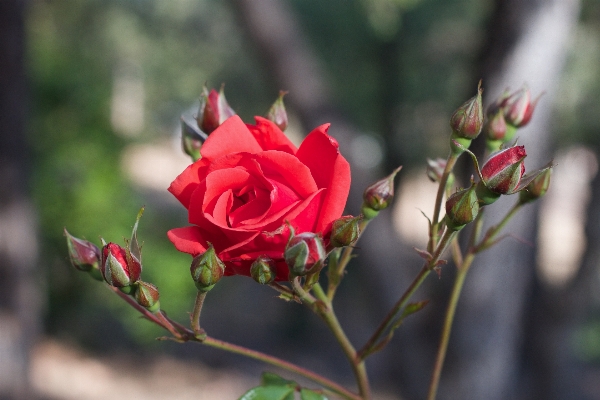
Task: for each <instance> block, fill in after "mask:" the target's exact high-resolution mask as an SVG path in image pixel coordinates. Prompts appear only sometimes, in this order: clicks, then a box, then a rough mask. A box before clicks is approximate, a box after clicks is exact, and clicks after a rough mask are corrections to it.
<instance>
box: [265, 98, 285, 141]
mask: <svg viewBox="0 0 600 400" xmlns="http://www.w3.org/2000/svg"><path fill="white" fill-rule="evenodd" d="M286 93H287V92H285V91H283V90H282V91H280V92H279V97H278V98H277V100H275V103H273V105H272V106H271V108H270V109H269V111H268V112H267V119H268V120H269V121H271V122H274V123H275V125H277V126H278V127H279V129H281V130H282V131H285V128H287V126H288V116H287V112H286V111H285V105H284V104H283V96H285V95H286Z"/></svg>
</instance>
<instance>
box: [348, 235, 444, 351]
mask: <svg viewBox="0 0 600 400" xmlns="http://www.w3.org/2000/svg"><path fill="white" fill-rule="evenodd" d="M455 235H456V232H453V231H450V230H446V233H445V234H444V236H443V237H442V239H441V240H440V243H439V245H438V247H437V249H436V251H435V253H434V254H433V257H432V258H431V260H429V261H428V262H427V263H425V265H423V268H422V269H421V271H419V273H418V274H417V276H416V277H415V279H414V280H413V281H412V283H411V284H410V286H409V287H408V289H406V291H405V292H404V293H403V294H402V296H401V297H400V298H399V299H398V301H397V302H396V304H394V306H393V307H392V309H391V310H390V311H389V312H388V313H387V315H386V316H385V318H384V319H383V321H382V322H381V323H380V324H379V326H378V327H377V330H375V332H374V333H373V335H371V337H370V338H369V340H368V341H367V343H365V345H364V346H363V347H362V349H360V351H359V352H358V354H359V358H361V359H365V358H366V357H367V356H369V355H370V354H372V353H373V349H375V348H376V347H377V345H378V343H379V341H380V340H381V339H382V338H383V337H384V335H385V334H386V332H387V330H388V329H389V328H390V327H391V326H392V325H393V324H394V322H395V320H396V318H397V316H398V315H399V314H400V313H401V312H402V310H403V309H404V307H406V305H407V304H408V301H409V300H410V298H411V297H412V295H413V294H414V293H415V292H416V291H417V289H418V288H419V287H420V286H421V284H422V283H423V282H424V281H425V278H427V276H428V275H429V273H430V272H431V271H432V270H433V268H434V267H435V266H436V264H437V262H438V260H439V259H440V256H441V255H442V253H443V251H444V250H445V249H446V247H448V244H449V243H451V241H452V239H453V238H454V236H455Z"/></svg>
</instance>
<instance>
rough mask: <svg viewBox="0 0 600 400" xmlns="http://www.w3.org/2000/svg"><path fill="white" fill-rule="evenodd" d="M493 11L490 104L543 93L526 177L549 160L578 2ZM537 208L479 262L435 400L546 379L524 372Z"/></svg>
mask: <svg viewBox="0 0 600 400" xmlns="http://www.w3.org/2000/svg"><path fill="white" fill-rule="evenodd" d="M496 5H497V8H496V12H495V14H494V15H493V18H492V21H491V23H490V27H491V29H492V30H491V31H490V37H489V42H488V47H487V49H486V50H485V53H484V60H483V74H482V75H483V77H484V87H485V89H486V92H485V94H486V100H487V102H488V103H489V102H490V101H491V100H493V99H494V98H496V97H497V96H498V95H499V94H500V93H501V92H502V90H503V89H504V88H505V87H507V86H510V87H511V88H512V89H513V90H515V89H517V88H518V87H520V86H521V85H522V84H523V83H524V82H527V83H528V84H529V86H530V88H531V90H532V92H533V94H534V95H537V94H538V93H540V92H542V91H544V92H545V93H546V94H545V96H544V97H543V98H542V100H541V101H540V103H539V105H538V107H537V109H536V112H535V114H534V118H533V120H532V122H531V123H530V124H529V125H528V126H527V127H526V128H524V129H523V130H522V132H519V144H524V145H525V147H526V149H527V152H528V157H527V161H526V164H527V167H528V169H529V170H530V171H531V170H533V169H536V168H539V167H541V166H542V165H543V164H545V163H546V162H547V161H548V160H549V159H550V158H551V155H550V146H549V143H550V141H551V138H550V137H549V132H550V131H551V129H550V124H551V109H552V104H553V99H554V97H555V96H556V95H557V83H558V81H559V74H560V72H561V69H562V66H563V63H564V59H565V56H566V51H567V40H568V38H569V34H570V32H571V30H572V28H573V27H574V26H575V24H576V22H577V17H578V13H579V1H577V0H549V1H538V0H529V1H524V0H499V1H497V3H496ZM501 200H503V201H499V202H498V203H500V204H494V205H493V207H488V208H489V209H488V210H486V222H487V226H490V225H491V224H493V223H495V222H497V221H498V220H499V219H500V218H501V217H502V216H503V215H504V214H505V213H506V212H507V210H508V209H509V208H510V207H511V206H512V204H513V202H514V201H515V200H516V199H514V198H505V199H501ZM537 209H538V207H537V205H529V206H527V207H526V208H525V209H524V210H522V211H521V213H520V215H519V216H518V217H517V218H515V219H514V220H513V221H512V222H511V223H510V224H509V225H508V226H507V227H506V232H509V233H511V235H514V237H516V238H520V240H519V241H516V240H514V239H513V238H506V239H504V240H503V241H502V242H500V243H499V244H498V245H497V246H495V247H493V248H492V249H490V250H488V251H486V252H484V253H482V254H481V255H480V256H478V258H477V259H476V261H475V265H474V266H473V269H472V271H471V272H470V275H469V276H468V278H467V282H466V284H465V289H464V291H463V295H462V298H461V300H460V303H459V305H458V312H457V316H456V320H455V325H454V331H453V333H452V338H451V340H450V352H449V354H448V359H447V363H446V366H445V368H444V372H443V374H442V382H441V387H440V392H439V398H440V399H459V398H460V399H487V400H494V399H498V400H499V399H514V398H519V395H522V394H523V393H522V385H523V384H524V380H526V379H527V380H529V378H525V377H524V376H523V375H524V372H528V373H531V374H535V375H536V376H535V377H536V378H541V379H544V377H543V376H542V375H540V374H541V373H542V372H543V371H540V370H538V371H532V370H529V371H524V369H523V368H522V367H523V356H524V354H527V352H526V351H524V348H523V347H524V345H525V344H526V343H528V342H527V340H526V339H527V335H528V334H532V333H534V332H535V334H539V333H540V332H536V331H535V330H534V331H531V332H528V331H527V329H526V328H527V327H528V326H529V324H528V320H529V317H530V315H529V313H528V311H529V310H530V307H531V306H532V305H533V303H532V302H531V299H532V291H533V289H534V285H535V281H534V279H535V271H534V268H535V248H534V247H532V246H528V245H526V244H525V243H535V238H536V229H537ZM539 311H540V310H535V312H536V313H537V312H539ZM531 340H533V341H536V340H537V337H531ZM553 344H555V345H556V344H557V343H556V342H555V343H553ZM563 345H564V344H563ZM546 350H548V349H546ZM530 361H531V360H530ZM534 363H535V362H534ZM535 377H534V378H535ZM528 383H531V382H528ZM520 385H521V388H520ZM525 398H527V397H525ZM532 398H549V397H546V396H542V397H532ZM555 398H561V397H555ZM562 398H565V397H562ZM571 398H573V397H571Z"/></svg>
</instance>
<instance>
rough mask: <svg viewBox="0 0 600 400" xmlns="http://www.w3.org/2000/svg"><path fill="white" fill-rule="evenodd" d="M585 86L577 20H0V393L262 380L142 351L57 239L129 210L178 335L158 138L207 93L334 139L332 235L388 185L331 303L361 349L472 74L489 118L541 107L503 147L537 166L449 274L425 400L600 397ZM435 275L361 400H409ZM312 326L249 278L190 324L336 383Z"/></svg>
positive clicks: (290, 0)
mask: <svg viewBox="0 0 600 400" xmlns="http://www.w3.org/2000/svg"><path fill="white" fill-rule="evenodd" d="M598 65H600V2H598V1H594V0H353V1H351V0H329V1H318V0H285V1H281V0H230V1H225V2H223V1H216V0H169V1H165V0H162V1H161V0H118V1H117V0H87V1H83V0H60V1H58V0H56V1H50V0H47V1H43V0H30V1H25V0H2V1H0V398H2V399H32V398H33V399H35V398H40V399H71V398H73V399H74V398H77V399H105V398H130V399H132V398H145V399H150V398H157V399H158V398H161V399H169V398H173V399H186V398H194V399H219V398H223V399H231V398H237V397H238V396H240V395H241V394H242V393H243V392H244V391H245V390H246V389H247V388H249V387H250V386H252V385H256V384H258V381H259V376H260V372H261V371H263V370H273V369H272V368H269V367H267V366H264V365H261V364H259V363H256V362H254V361H250V360H246V359H244V358H241V357H238V356H233V355H229V354H227V353H221V352H218V351H216V350H212V349H206V348H203V347H202V346H198V345H196V344H191V343H189V344H183V345H180V344H175V343H171V342H158V341H156V340H155V338H156V337H158V336H161V335H163V334H164V332H161V331H160V330H159V329H157V328H155V327H154V326H152V325H151V324H150V323H148V322H146V321H143V320H140V318H139V317H138V315H137V314H136V312H135V311H133V310H132V309H130V308H129V307H128V306H126V304H124V303H123V302H121V301H120V300H119V299H118V298H117V297H116V296H114V295H113V294H112V293H110V291H108V290H106V289H105V288H104V287H102V285H100V284H97V283H95V282H93V281H92V280H90V279H89V277H88V276H85V275H84V274H81V273H78V272H77V271H76V270H74V269H73V268H72V267H71V266H70V265H69V263H68V260H67V247H66V243H65V239H64V237H63V233H62V231H63V227H67V228H68V230H69V231H70V232H71V233H72V234H73V235H75V236H77V237H84V238H86V239H88V240H90V241H93V242H95V243H97V244H99V242H100V240H99V238H100V236H101V237H103V238H105V239H106V240H108V241H115V242H120V241H121V240H122V238H123V237H127V236H129V235H130V232H131V227H132V225H133V223H134V220H135V216H136V214H137V212H138V210H139V208H140V207H141V206H142V205H145V206H146V211H145V214H144V217H143V219H142V221H141V224H140V230H139V232H138V233H139V237H140V239H141V240H143V242H144V260H145V261H144V268H145V269H144V280H146V281H150V282H153V283H154V284H156V285H157V286H158V287H159V289H160V292H161V304H162V307H163V309H165V310H166V311H167V312H168V313H169V315H170V316H171V317H173V318H175V319H178V320H180V321H182V322H185V321H186V320H187V319H188V312H189V311H190V310H191V309H192V304H193V298H194V295H195V287H194V285H193V282H192V281H191V279H190V277H189V272H188V271H189V263H190V261H191V260H190V258H189V256H188V255H185V254H180V253H178V252H177V251H176V250H175V249H174V248H173V246H172V245H171V243H170V242H169V241H168V240H167V238H166V231H167V230H168V229H171V228H173V227H178V226H184V225H186V223H187V221H186V220H187V214H186V211H185V209H183V207H181V206H180V204H179V203H178V202H177V201H176V200H175V199H174V198H172V197H171V195H170V194H169V193H168V192H167V191H166V188H167V187H168V185H169V183H170V182H171V180H173V178H174V177H175V176H176V175H177V174H179V173H180V172H181V171H182V170H183V169H184V168H185V167H186V166H187V165H188V163H189V160H188V158H187V157H186V156H184V155H183V153H182V152H181V150H180V142H179V134H180V133H179V128H178V127H179V117H180V115H181V114H186V115H192V114H193V113H195V111H196V108H197V106H198V100H197V99H198V97H199V95H200V93H201V89H202V85H203V84H204V83H207V85H208V86H209V87H216V88H218V87H220V85H221V84H222V83H225V84H226V86H225V92H226V95H227V99H228V101H229V103H230V104H231V106H232V107H233V108H234V109H235V110H236V111H237V112H238V113H239V114H240V115H241V116H242V118H243V119H244V120H245V121H247V122H251V121H252V116H254V115H264V114H265V113H266V111H267V110H268V108H269V106H270V105H271V103H272V102H273V101H274V100H275V98H276V97H277V94H278V92H279V90H280V89H281V90H287V91H289V94H288V95H287V96H286V98H285V100H286V105H287V107H288V112H289V114H290V119H291V126H290V128H289V134H290V136H292V137H293V138H294V140H296V141H300V140H301V139H302V136H303V135H305V134H306V133H308V132H309V131H310V130H311V129H312V128H313V127H315V126H317V125H319V124H321V123H324V122H331V123H332V127H331V130H330V134H332V135H333V136H334V137H336V138H337V139H338V141H339V142H340V147H341V149H342V153H343V154H344V155H345V156H346V157H347V158H348V159H349V161H350V162H351V165H352V174H353V176H352V177H353V187H352V191H351V197H350V199H349V202H348V205H347V210H346V211H347V213H349V214H357V213H358V212H359V207H360V203H361V193H362V191H363V190H364V188H365V187H366V186H367V185H368V184H370V183H372V182H373V181H375V180H377V179H379V178H381V177H382V176H384V174H387V173H389V172H390V171H391V170H392V169H393V168H395V167H396V166H398V165H403V166H404V169H403V170H402V172H401V173H400V175H399V178H398V181H397V182H398V188H397V198H396V202H395V204H394V206H393V207H392V208H391V209H389V210H386V211H385V212H383V213H382V215H381V216H380V217H379V218H378V219H377V220H375V222H374V223H373V224H372V225H371V226H370V228H369V230H368V231H367V232H366V234H365V237H364V238H363V239H362V240H361V243H360V245H359V248H358V249H357V253H358V254H359V257H358V258H357V259H355V260H354V261H353V263H352V264H351V265H350V267H349V271H348V274H347V276H346V279H345V282H344V284H343V285H342V286H341V289H340V293H339V298H338V299H337V303H336V305H337V309H338V310H339V315H340V319H341V321H342V324H343V325H344V326H346V327H348V334H349V336H350V338H351V340H353V341H354V342H355V343H363V342H364V341H365V340H366V339H367V338H368V337H369V335H370V333H371V332H372V330H373V329H374V328H375V327H376V326H377V325H378V323H379V321H380V320H381V319H382V318H383V316H384V315H385V314H386V312H387V310H388V308H389V307H390V306H391V305H392V304H393V303H394V302H395V301H396V299H397V298H398V297H399V296H400V294H401V293H402V292H403V290H404V289H405V288H406V286H407V285H408V283H409V282H410V281H411V280H412V277H413V276H414V275H415V274H416V273H417V272H418V270H419V268H420V261H419V260H420V259H419V258H418V256H417V255H416V254H415V253H414V251H413V250H412V247H413V246H417V247H421V248H422V247H424V243H425V238H426V235H427V231H426V220H425V219H424V218H423V216H422V215H421V212H420V211H419V210H421V209H422V210H423V211H424V212H425V213H426V214H430V213H431V212H432V211H431V210H432V208H433V199H434V193H435V190H436V188H435V185H434V184H432V183H430V182H429V181H428V180H427V178H426V176H425V173H424V172H425V158H426V157H430V158H435V157H446V155H447V140H448V135H449V127H448V120H449V117H450V115H451V114H452V112H453V111H454V109H456V108H457V107H458V106H459V105H460V104H462V103H463V102H464V101H465V100H466V99H468V98H469V97H471V96H473V95H474V94H475V92H476V87H477V82H478V81H479V79H483V86H484V88H485V92H484V102H486V103H487V104H489V103H490V102H491V101H492V100H493V99H494V98H495V97H497V96H498V95H499V94H500V93H501V92H502V91H503V90H504V89H505V88H506V87H510V88H511V89H513V90H516V89H518V88H519V87H520V86H521V85H522V84H523V83H527V84H528V85H529V87H530V89H531V91H532V93H533V95H534V96H537V95H538V94H539V93H542V92H544V93H545V94H544V95H543V97H542V98H541V100H540V103H539V105H538V108H537V109H536V112H535V114H534V118H533V121H532V122H531V123H530V124H529V125H528V126H527V127H526V128H524V129H522V130H520V131H519V143H520V144H524V145H525V146H526V147H527V151H528V155H529V156H528V158H527V161H526V166H527V169H529V170H534V169H536V168H539V167H541V166H542V165H544V164H546V163H547V161H548V160H550V159H554V162H555V163H556V164H557V167H556V168H555V173H554V175H553V181H552V185H551V190H550V192H549V193H548V195H547V197H546V198H544V199H543V200H542V201H541V202H540V204H535V205H530V206H528V208H526V209H525V210H523V211H522V213H521V214H520V216H519V217H518V218H517V219H516V220H515V221H513V222H512V223H511V224H510V225H509V226H508V228H507V231H509V232H511V233H512V235H511V236H509V237H507V238H506V239H505V240H503V241H502V242H501V243H500V245H498V246H497V247H495V248H493V249H491V250H488V251H487V252H485V253H483V254H482V255H481V256H480V257H479V258H478V259H477V261H476V265H475V266H474V268H473V270H472V272H471V273H470V275H469V277H468V278H467V283H466V287H465V290H464V293H463V297H462V298H461V301H460V303H459V307H458V314H457V319H456V321H455V326H454V331H453V333H452V338H451V340H450V349H449V355H448V358H447V362H446V365H445V368H444V372H443V375H442V383H441V389H440V393H439V398H440V399H492V400H493V399H498V400H501V399H540V398H543V399H567V398H568V399H600V269H599V267H600V177H599V176H598V175H597V174H596V172H597V169H598V165H597V157H598V151H599V150H600V135H599V133H600V101H599V99H600V74H599V73H598ZM475 148H476V149H477V148H479V149H481V148H482V146H481V144H476V145H475ZM463 161H464V160H463ZM460 168H461V170H462V171H463V172H464V176H463V177H462V182H467V179H468V177H469V175H470V174H472V168H471V167H470V166H469V165H468V164H467V163H466V162H465V163H464V164H463V165H461V166H460ZM513 200H514V199H512V198H510V197H509V198H503V199H502V201H499V202H498V203H499V204H494V207H493V208H490V209H489V210H488V211H491V212H490V213H489V214H488V216H489V220H490V224H493V223H494V222H497V220H498V218H499V216H502V215H503V210H506V209H507V207H510V205H511V204H512V201H513ZM453 268H454V267H453V266H452V265H451V264H450V265H448V266H446V267H444V270H443V272H442V277H441V279H436V278H434V277H431V278H429V280H428V281H427V282H426V284H425V285H424V287H423V288H422V289H421V291H420V292H419V293H418V294H417V295H416V299H417V300H420V299H427V298H428V299H431V302H430V304H429V306H428V307H427V308H426V309H425V310H424V311H422V312H420V313H418V314H417V315H415V316H413V317H411V318H410V319H409V320H407V321H406V323H405V325H404V326H403V327H402V328H401V329H400V330H399V331H398V333H397V334H396V337H395V338H394V341H393V342H392V344H391V345H390V346H389V348H388V349H387V350H386V351H385V352H383V353H381V354H377V355H374V356H373V357H372V358H371V359H369V361H368V367H369V369H370V373H371V378H372V380H373V384H374V387H375V389H376V393H377V396H376V397H377V398H386V399H387V398H389V399H420V398H424V397H425V392H426V387H427V384H428V381H429V376H430V371H431V368H432V365H433V360H434V355H435V350H436V347H437V341H438V338H439V333H440V328H441V321H442V317H443V313H444V310H445V305H446V303H447V299H448V292H449V288H450V286H451V283H452V278H453V276H454V272H453ZM319 322H320V321H318V320H317V318H316V317H314V316H313V315H311V314H310V313H309V312H308V311H307V310H305V309H303V308H302V307H300V306H299V305H297V304H287V303H284V302H282V301H280V300H277V299H276V298H275V293H274V292H273V291H272V290H270V289H269V288H263V287H259V285H257V284H256V283H254V282H253V281H252V280H251V279H248V278H244V277H231V278H227V279H224V280H223V281H221V282H220V283H219V285H217V287H216V288H215V289H214V290H213V291H212V292H211V293H210V295H209V296H208V299H207V303H206V306H205V311H204V312H203V325H204V327H205V328H206V330H207V331H208V332H209V333H210V334H211V336H215V337H217V338H220V339H224V340H229V341H233V342H235V343H238V344H242V345H246V346H250V347H253V348H256V349H259V350H262V351H265V352H267V353H269V354H273V355H277V356H280V357H282V358H287V359H289V360H290V361H293V362H295V363H298V364H300V365H303V366H306V367H308V368H311V369H314V370H315V371H317V372H320V373H323V374H324V375H326V376H328V377H331V378H333V379H335V380H338V381H340V382H345V383H348V384H349V385H352V376H351V371H350V370H349V368H347V366H346V365H345V360H344V357H343V355H342V354H341V352H340V351H338V349H337V347H336V346H335V343H334V342H333V340H332V339H331V338H330V336H329V333H328V332H327V331H326V329H325V328H324V327H323V326H321V325H320V323H319ZM284 375H285V374H284ZM286 376H287V377H291V376H289V375H286Z"/></svg>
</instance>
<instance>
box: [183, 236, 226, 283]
mask: <svg viewBox="0 0 600 400" xmlns="http://www.w3.org/2000/svg"><path fill="white" fill-rule="evenodd" d="M190 272H191V274H192V279H194V283H195V284H196V288H197V289H198V291H199V292H202V293H204V292H208V291H210V290H211V289H212V288H213V287H214V286H215V284H216V283H217V282H219V281H220V280H221V278H222V277H223V274H224V273H225V264H224V263H223V261H221V260H220V259H219V257H217V253H216V252H215V248H214V247H213V246H212V244H211V245H210V246H209V247H208V249H207V250H206V251H205V252H204V253H202V254H200V255H198V256H196V257H194V260H193V261H192V265H191V267H190Z"/></svg>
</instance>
